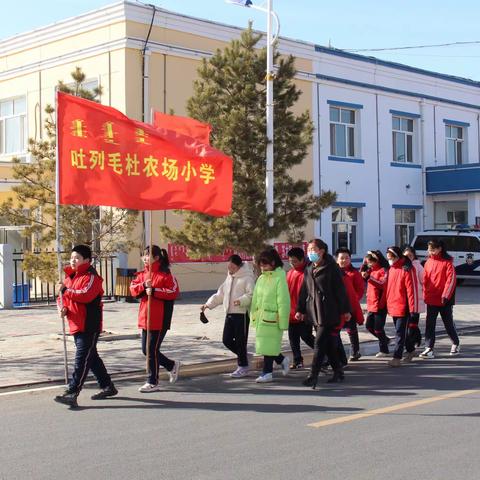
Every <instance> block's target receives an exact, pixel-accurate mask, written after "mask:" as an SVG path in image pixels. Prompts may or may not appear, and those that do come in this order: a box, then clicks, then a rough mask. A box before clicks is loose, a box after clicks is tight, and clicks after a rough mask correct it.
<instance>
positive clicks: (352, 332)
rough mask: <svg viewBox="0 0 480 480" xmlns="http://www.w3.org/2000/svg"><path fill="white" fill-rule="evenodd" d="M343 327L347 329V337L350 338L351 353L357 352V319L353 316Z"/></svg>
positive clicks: (358, 344) (358, 347)
mask: <svg viewBox="0 0 480 480" xmlns="http://www.w3.org/2000/svg"><path fill="white" fill-rule="evenodd" d="M345 328H346V329H347V333H348V338H349V339H350V346H351V348H352V352H351V353H352V354H355V353H358V352H359V350H360V340H359V338H358V327H357V321H356V320H355V319H354V318H353V317H352V318H350V320H349V321H348V322H345Z"/></svg>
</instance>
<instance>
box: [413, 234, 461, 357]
mask: <svg viewBox="0 0 480 480" xmlns="http://www.w3.org/2000/svg"><path fill="white" fill-rule="evenodd" d="M428 254H429V258H428V260H427V261H426V263H425V266H424V275H423V292H424V293H423V294H424V298H425V303H426V305H427V321H426V328H425V347H426V348H425V350H424V351H423V352H422V353H421V354H420V357H422V358H434V353H433V347H434V345H435V326H436V323H437V316H438V314H439V313H440V316H441V317H442V320H443V324H444V325H445V330H446V331H447V334H448V336H449V337H450V339H451V341H452V348H451V350H450V355H458V353H459V351H460V340H459V339H458V334H457V330H456V329H455V324H454V322H453V305H454V304H455V287H456V284H457V277H456V274H455V267H454V266H453V260H452V257H451V256H450V255H449V254H448V253H447V251H446V250H445V245H444V244H443V242H442V241H436V240H431V241H430V242H428Z"/></svg>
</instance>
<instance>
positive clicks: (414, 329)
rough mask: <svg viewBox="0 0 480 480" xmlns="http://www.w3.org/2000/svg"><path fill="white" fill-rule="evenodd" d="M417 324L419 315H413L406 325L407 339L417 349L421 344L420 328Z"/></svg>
mask: <svg viewBox="0 0 480 480" xmlns="http://www.w3.org/2000/svg"><path fill="white" fill-rule="evenodd" d="M419 322H420V314H419V313H413V314H411V315H410V318H409V319H408V325H407V337H408V338H409V340H410V342H412V343H413V345H415V346H416V347H419V346H420V345H421V343H422V334H421V333H420V328H418V324H419Z"/></svg>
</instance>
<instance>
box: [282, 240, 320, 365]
mask: <svg viewBox="0 0 480 480" xmlns="http://www.w3.org/2000/svg"><path fill="white" fill-rule="evenodd" d="M287 255H288V262H289V263H290V265H291V267H292V268H291V269H290V270H289V271H288V272H287V284H288V291H289V292H290V319H289V325H288V340H289V341H290V348H291V349H292V353H293V364H292V365H290V368H292V369H296V368H303V357H302V351H301V349H300V339H302V340H303V341H304V342H305V343H306V344H307V345H308V346H309V347H310V348H312V349H313V346H314V344H315V337H314V336H313V334H312V325H311V324H307V323H306V322H305V320H303V319H302V318H301V316H300V315H297V314H296V313H297V304H298V297H299V295H300V289H301V288H302V284H303V275H304V273H305V268H306V267H307V262H306V260H305V252H304V251H303V248H300V247H294V248H291V249H290V250H289V251H288V253H287Z"/></svg>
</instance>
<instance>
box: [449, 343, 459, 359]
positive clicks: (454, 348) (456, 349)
mask: <svg viewBox="0 0 480 480" xmlns="http://www.w3.org/2000/svg"><path fill="white" fill-rule="evenodd" d="M459 353H460V345H455V344H454V345H452V348H451V349H450V355H451V356H452V357H454V356H455V355H458V354H459Z"/></svg>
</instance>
